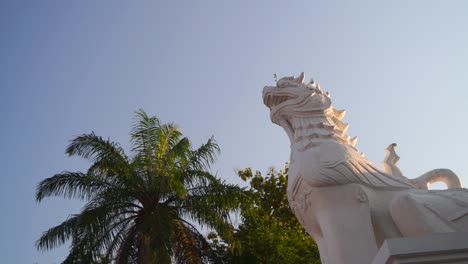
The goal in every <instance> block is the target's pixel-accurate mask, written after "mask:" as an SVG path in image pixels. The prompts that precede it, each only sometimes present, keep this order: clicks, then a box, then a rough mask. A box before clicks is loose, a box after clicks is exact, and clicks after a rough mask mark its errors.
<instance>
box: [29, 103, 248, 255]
mask: <svg viewBox="0 0 468 264" xmlns="http://www.w3.org/2000/svg"><path fill="white" fill-rule="evenodd" d="M130 136H131V146H132V149H131V156H127V155H126V154H125V153H124V151H123V149H122V147H121V146H120V145H119V144H117V143H115V142H112V141H110V140H105V139H103V138H102V137H100V136H97V135H95V134H94V132H92V133H90V134H83V135H80V136H78V137H76V138H75V139H73V140H71V143H70V145H69V146H68V147H67V149H66V153H67V154H68V155H69V156H76V155H77V156H80V157H83V158H85V159H88V160H89V161H91V163H92V165H91V166H90V167H89V169H88V170H87V171H86V172H69V171H64V172H61V173H59V174H56V175H54V176H52V177H50V178H47V179H45V180H43V181H42V182H40V183H39V185H38V186H37V192H36V200H37V201H38V202H41V201H42V200H43V199H44V198H46V197H49V196H59V197H64V198H75V199H81V200H84V201H85V202H86V204H85V205H84V206H83V208H82V209H81V211H80V213H79V214H74V215H71V216H69V217H68V219H67V220H65V221H64V222H63V223H61V224H59V225H58V226H55V227H52V228H50V229H49V230H47V231H45V232H44V233H43V234H42V236H41V237H40V238H39V239H38V241H37V242H36V246H37V248H38V249H39V250H49V249H53V248H55V247H58V246H60V245H62V244H64V243H65V242H66V241H69V240H70V241H71V246H70V252H69V255H68V256H67V258H66V259H65V261H64V263H145V264H146V263H171V262H173V263H202V260H203V256H204V252H206V250H208V248H209V245H208V243H207V241H206V239H205V238H204V236H203V235H202V234H201V233H200V232H199V231H198V230H197V228H196V227H195V226H194V223H196V224H198V225H199V226H201V227H207V228H211V229H215V230H216V231H217V232H219V233H222V234H227V235H228V236H229V234H230V233H231V232H232V225H231V224H230V213H231V212H232V211H233V210H236V209H237V208H238V204H239V202H241V200H242V199H243V192H242V189H240V188H239V187H238V186H236V185H231V184H227V183H225V182H224V181H221V180H220V179H219V178H217V177H216V176H213V175H212V174H210V173H209V172H208V171H207V169H208V167H209V165H210V164H212V163H213V162H214V160H215V158H216V155H217V154H218V153H219V147H218V145H217V144H216V142H215V140H214V139H213V138H210V139H209V140H208V141H207V142H206V143H205V144H203V145H202V146H201V147H199V148H198V149H196V150H193V149H192V147H191V144H190V141H189V140H188V139H187V138H186V137H183V136H182V133H181V132H180V131H179V129H178V128H177V127H176V126H175V125H174V124H171V123H169V124H163V123H161V122H160V121H159V120H158V118H156V117H155V116H152V117H150V116H148V115H147V114H146V113H145V112H144V111H143V110H139V111H137V112H136V118H135V123H134V125H133V128H132V130H131V132H130Z"/></svg>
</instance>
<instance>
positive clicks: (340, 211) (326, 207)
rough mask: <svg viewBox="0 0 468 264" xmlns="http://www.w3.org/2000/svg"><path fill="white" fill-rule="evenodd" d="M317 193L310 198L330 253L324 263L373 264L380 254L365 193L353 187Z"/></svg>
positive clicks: (322, 189) (325, 244)
mask: <svg viewBox="0 0 468 264" xmlns="http://www.w3.org/2000/svg"><path fill="white" fill-rule="evenodd" d="M314 193H315V195H313V196H315V197H310V198H311V199H312V200H311V201H312V203H313V204H314V205H315V206H314V210H315V212H316V216H317V220H318V222H319V225H320V229H321V231H322V235H323V239H321V240H323V241H320V244H323V246H321V247H322V248H323V247H325V248H326V249H328V250H327V251H325V252H324V253H326V256H324V257H323V258H322V259H324V260H326V261H327V262H326V263H327V264H342V263H347V264H367V263H370V262H371V261H372V259H373V258H374V256H375V254H376V253H377V243H376V241H375V235H374V230H373V227H372V222H371V216H370V208H369V202H368V200H367V195H366V194H365V193H364V191H363V189H362V188H361V187H360V186H359V185H357V184H350V185H342V186H335V187H324V188H316V190H315V191H314ZM313 198H315V199H313ZM320 253H321V254H322V249H321V248H320Z"/></svg>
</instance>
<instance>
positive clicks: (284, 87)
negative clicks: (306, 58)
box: [263, 73, 333, 127]
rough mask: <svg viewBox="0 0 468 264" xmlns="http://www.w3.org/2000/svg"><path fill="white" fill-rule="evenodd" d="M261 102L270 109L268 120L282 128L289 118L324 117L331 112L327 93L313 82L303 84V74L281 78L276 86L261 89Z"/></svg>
mask: <svg viewBox="0 0 468 264" xmlns="http://www.w3.org/2000/svg"><path fill="white" fill-rule="evenodd" d="M263 102H264V103H265V105H266V106H268V108H270V118H271V121H272V122H273V123H275V124H278V125H280V126H283V127H284V123H285V122H288V119H289V118H291V117H297V116H299V117H300V116H304V117H306V116H312V115H324V113H326V112H330V111H333V108H332V107H331V100H330V96H329V94H328V93H325V92H324V91H323V90H322V88H321V87H320V85H319V84H318V83H316V82H314V81H313V80H311V81H310V82H309V83H304V73H301V74H300V75H299V76H298V77H297V78H295V77H294V76H291V77H283V78H281V79H280V80H278V81H277V83H276V86H266V87H265V88H263Z"/></svg>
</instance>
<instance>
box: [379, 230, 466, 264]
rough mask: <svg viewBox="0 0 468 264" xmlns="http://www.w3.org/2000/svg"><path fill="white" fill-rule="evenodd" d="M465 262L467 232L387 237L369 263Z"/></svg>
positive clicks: (422, 263)
mask: <svg viewBox="0 0 468 264" xmlns="http://www.w3.org/2000/svg"><path fill="white" fill-rule="evenodd" d="M416 263H418V264H425V263H427V264H429V263H433V264H436V263H444V264H462V263H464V264H466V263H468V233H465V232H463V233H460V232H457V233H443V234H432V235H427V236H421V237H405V238H393V239H387V240H385V242H384V243H383V244H382V247H380V249H379V251H378V252H377V254H376V255H375V257H374V260H373V261H372V264H416Z"/></svg>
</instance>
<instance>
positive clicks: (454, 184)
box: [411, 169, 462, 190]
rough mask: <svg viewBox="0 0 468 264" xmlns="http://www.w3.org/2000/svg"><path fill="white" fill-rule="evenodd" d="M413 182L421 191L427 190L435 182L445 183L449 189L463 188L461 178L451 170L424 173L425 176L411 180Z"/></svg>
mask: <svg viewBox="0 0 468 264" xmlns="http://www.w3.org/2000/svg"><path fill="white" fill-rule="evenodd" d="M411 182H412V183H413V184H414V185H416V186H418V187H419V188H421V189H425V190H427V187H428V186H429V185H430V184H432V183H434V182H443V183H445V184H446V185H447V189H454V188H462V184H461V181H460V178H458V176H457V175H456V174H455V173H454V172H453V171H451V170H449V169H435V170H431V171H428V172H426V173H424V174H423V175H421V176H419V177H417V178H415V179H411Z"/></svg>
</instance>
